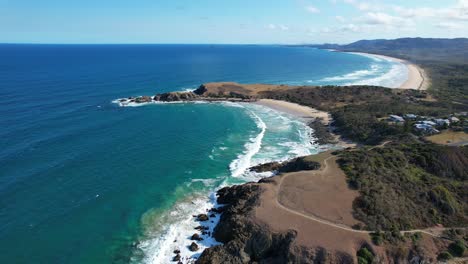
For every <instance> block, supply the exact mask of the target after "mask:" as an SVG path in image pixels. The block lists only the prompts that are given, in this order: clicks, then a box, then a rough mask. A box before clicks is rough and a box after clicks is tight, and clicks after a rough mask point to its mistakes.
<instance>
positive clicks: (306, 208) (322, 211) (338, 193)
mask: <svg viewBox="0 0 468 264" xmlns="http://www.w3.org/2000/svg"><path fill="white" fill-rule="evenodd" d="M316 158H317V159H318V160H319V162H320V163H321V167H322V169H320V170H317V171H302V172H296V173H288V174H285V175H284V176H282V184H281V186H280V188H279V192H278V200H279V202H280V203H281V204H282V205H284V206H286V207H288V208H290V209H293V210H296V211H298V212H303V213H305V214H310V215H314V216H316V217H319V218H321V219H324V220H328V221H331V222H333V223H337V224H342V225H346V226H349V227H351V226H353V225H355V224H358V223H359V221H357V220H356V219H354V217H353V214H352V211H353V201H354V199H355V198H356V197H358V196H359V192H357V191H354V190H351V189H349V188H348V184H347V182H346V175H345V174H344V173H343V171H342V170H341V169H340V168H339V167H338V164H337V163H336V160H337V157H336V156H332V155H331V154H330V152H325V153H322V154H319V155H317V157H316Z"/></svg>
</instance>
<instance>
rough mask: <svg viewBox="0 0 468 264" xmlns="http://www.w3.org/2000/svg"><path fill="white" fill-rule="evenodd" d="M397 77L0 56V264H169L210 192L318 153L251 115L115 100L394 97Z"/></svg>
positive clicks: (156, 50)
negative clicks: (295, 91) (247, 95)
mask: <svg viewBox="0 0 468 264" xmlns="http://www.w3.org/2000/svg"><path fill="white" fill-rule="evenodd" d="M405 71H406V68H405V66H404V65H401V64H399V63H395V62H391V61H388V60H385V59H381V58H375V57H366V56H361V55H356V54H347V53H337V52H330V51H324V50H316V49H312V48H306V47H282V46H254V45H0V128H1V129H0V263H130V262H134V263H141V262H146V263H165V262H169V260H170V259H169V258H170V253H171V252H172V250H173V248H174V245H173V244H174V240H177V241H178V242H177V243H179V244H178V245H177V246H180V247H183V245H184V244H183V243H185V241H184V239H186V235H187V234H186V231H187V230H192V228H193V224H194V223H193V221H191V217H190V215H191V214H192V213H194V212H197V211H200V210H201V211H203V210H204V209H205V208H207V207H209V206H210V205H211V204H210V200H209V195H210V193H212V191H213V190H215V189H216V188H218V187H219V186H223V185H229V184H233V183H239V182H244V181H248V180H253V179H256V177H259V175H249V174H248V173H245V169H246V168H247V167H249V166H251V165H255V164H258V163H261V162H265V161H273V160H281V159H287V158H291V157H295V156H300V155H305V154H309V153H315V152H318V151H319V149H320V146H318V145H317V144H315V143H314V140H313V131H311V130H310V129H309V128H308V127H307V126H305V124H304V123H302V122H301V121H300V120H297V119H295V118H294V117H291V116H288V115H286V114H283V113H278V112H276V111H274V110H271V109H268V108H265V107H261V106H258V105H247V104H230V103H217V104H208V103H197V104H195V103H189V104H153V105H148V106H142V107H125V108H123V107H119V106H118V105H116V104H113V103H112V101H113V100H114V99H116V98H121V97H128V96H137V95H148V94H149V95H151V94H155V93H161V92H167V91H179V90H185V89H194V88H196V87H197V86H198V85H200V84H201V83H205V82H214V81H236V82H241V83H283V84H317V85H325V84H353V83H356V84H357V83H368V84H378V85H385V86H389V87H396V86H398V85H399V84H401V83H402V82H403V81H404V80H405V78H406V76H405V75H406V74H407V73H406V72H405ZM209 242H210V241H209V239H207V241H206V243H207V244H206V245H208V243H209ZM211 242H213V243H214V241H211ZM177 243H175V244H177ZM202 247H203V245H202ZM185 254H189V253H185Z"/></svg>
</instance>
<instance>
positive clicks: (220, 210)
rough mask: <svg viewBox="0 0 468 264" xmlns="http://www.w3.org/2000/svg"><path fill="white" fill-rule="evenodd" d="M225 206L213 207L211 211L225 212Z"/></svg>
mask: <svg viewBox="0 0 468 264" xmlns="http://www.w3.org/2000/svg"><path fill="white" fill-rule="evenodd" d="M223 209H224V206H221V207H218V208H211V209H210V210H209V212H213V213H217V214H220V213H222V212H223Z"/></svg>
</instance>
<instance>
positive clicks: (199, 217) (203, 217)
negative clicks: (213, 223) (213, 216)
mask: <svg viewBox="0 0 468 264" xmlns="http://www.w3.org/2000/svg"><path fill="white" fill-rule="evenodd" d="M208 219H209V217H208V216H207V215H206V214H199V215H197V221H200V222H204V221H208Z"/></svg>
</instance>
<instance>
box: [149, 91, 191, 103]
mask: <svg viewBox="0 0 468 264" xmlns="http://www.w3.org/2000/svg"><path fill="white" fill-rule="evenodd" d="M197 98H198V95H196V94H195V93H193V92H171V93H163V94H157V95H155V96H154V97H153V99H154V100H155V101H163V102H174V101H193V100H196V99H197Z"/></svg>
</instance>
